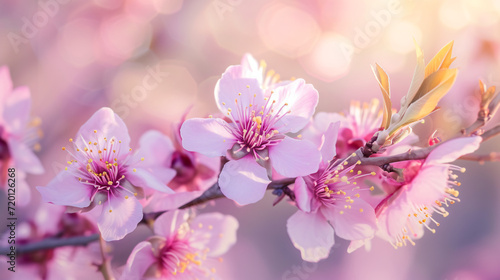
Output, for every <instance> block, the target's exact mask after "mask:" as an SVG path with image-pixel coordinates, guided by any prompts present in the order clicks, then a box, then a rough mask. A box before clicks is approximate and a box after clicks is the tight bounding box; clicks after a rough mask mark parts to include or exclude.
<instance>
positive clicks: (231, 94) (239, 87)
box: [215, 65, 264, 119]
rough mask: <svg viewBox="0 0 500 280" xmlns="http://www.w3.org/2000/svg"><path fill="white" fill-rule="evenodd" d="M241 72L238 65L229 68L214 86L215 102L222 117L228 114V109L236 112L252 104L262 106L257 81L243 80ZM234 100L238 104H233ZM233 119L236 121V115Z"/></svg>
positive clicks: (261, 95) (260, 91)
mask: <svg viewBox="0 0 500 280" xmlns="http://www.w3.org/2000/svg"><path fill="white" fill-rule="evenodd" d="M242 71H243V70H242V66H240V65H233V66H229V67H228V68H227V69H226V71H225V72H224V74H222V77H221V78H220V79H219V81H217V84H216V85H215V102H216V103H217V107H218V108H219V110H220V111H221V112H222V113H223V114H224V115H225V114H227V113H228V109H232V110H235V111H236V110H237V109H238V108H240V107H243V108H245V107H248V106H249V105H250V104H252V103H253V105H259V106H261V105H264V103H263V102H264V96H263V94H262V89H261V88H260V84H259V81H258V80H257V79H255V78H247V77H245V78H243V73H242ZM240 93H241V94H240ZM236 99H237V100H238V103H235V100H236ZM261 103H262V104H261ZM234 117H235V118H236V119H238V114H234Z"/></svg>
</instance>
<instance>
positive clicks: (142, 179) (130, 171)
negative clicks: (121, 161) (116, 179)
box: [125, 166, 174, 193]
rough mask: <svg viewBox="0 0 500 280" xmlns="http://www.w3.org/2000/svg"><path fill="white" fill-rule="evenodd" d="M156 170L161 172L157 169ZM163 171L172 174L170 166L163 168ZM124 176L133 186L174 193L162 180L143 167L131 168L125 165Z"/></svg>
mask: <svg viewBox="0 0 500 280" xmlns="http://www.w3.org/2000/svg"><path fill="white" fill-rule="evenodd" d="M134 170H135V171H134ZM156 171H157V172H161V171H159V170H156ZM163 172H169V173H170V174H173V173H172V172H173V171H172V169H170V168H164V169H163ZM125 178H126V179H127V180H128V181H129V182H130V183H132V185H134V186H135V187H140V188H150V189H154V190H157V191H160V192H165V193H174V191H173V190H171V189H170V188H169V187H168V186H167V185H165V183H164V182H162V181H161V180H160V179H158V178H157V177H155V176H154V175H153V174H151V173H150V172H149V171H147V170H145V169H143V168H133V167H132V166H129V167H127V169H126V170H125Z"/></svg>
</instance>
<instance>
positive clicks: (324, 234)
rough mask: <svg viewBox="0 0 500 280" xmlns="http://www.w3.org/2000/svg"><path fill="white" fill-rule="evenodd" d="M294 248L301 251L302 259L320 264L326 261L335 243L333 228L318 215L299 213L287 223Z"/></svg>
mask: <svg viewBox="0 0 500 280" xmlns="http://www.w3.org/2000/svg"><path fill="white" fill-rule="evenodd" d="M286 227H287V231H288V235H289V236H290V239H291V240H292V242H293V246H295V248H297V249H299V250H300V253H301V255H302V259H303V260H305V261H308V262H318V261H320V260H322V259H326V258H327V257H328V254H329V253H330V248H331V247H332V246H333V244H334V243H335V240H334V231H333V228H332V227H331V226H330V225H329V224H328V221H327V220H326V219H325V218H324V217H323V216H322V215H321V214H320V213H319V212H318V213H304V212H302V211H297V212H295V214H293V215H292V216H291V217H290V218H289V219H288V221H287V223H286Z"/></svg>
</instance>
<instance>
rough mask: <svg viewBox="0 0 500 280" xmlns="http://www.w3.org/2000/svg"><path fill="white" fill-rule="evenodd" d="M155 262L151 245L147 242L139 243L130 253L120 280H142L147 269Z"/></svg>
mask: <svg viewBox="0 0 500 280" xmlns="http://www.w3.org/2000/svg"><path fill="white" fill-rule="evenodd" d="M156 260H157V259H156V258H155V256H154V254H153V246H151V243H149V242H147V241H142V242H140V243H139V244H137V245H136V246H135V247H134V250H132V253H130V256H129V257H128V260H127V264H126V265H125V269H124V270H123V274H122V276H121V277H120V280H135V279H142V278H143V275H144V274H145V273H146V271H147V270H148V268H149V267H150V266H151V265H152V264H153V263H154V262H156Z"/></svg>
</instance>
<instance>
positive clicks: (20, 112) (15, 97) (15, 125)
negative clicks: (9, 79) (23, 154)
mask: <svg viewBox="0 0 500 280" xmlns="http://www.w3.org/2000/svg"><path fill="white" fill-rule="evenodd" d="M4 102H5V103H4V111H3V119H4V121H5V123H6V124H7V126H8V128H9V131H10V133H12V134H15V135H19V136H21V137H22V136H23V135H21V133H23V132H24V130H25V128H26V125H27V123H28V120H29V116H30V110H31V95H30V90H29V89H28V88H27V87H18V88H16V89H14V90H13V91H12V92H11V94H10V95H8V96H7V97H6V99H5V101H4Z"/></svg>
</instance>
